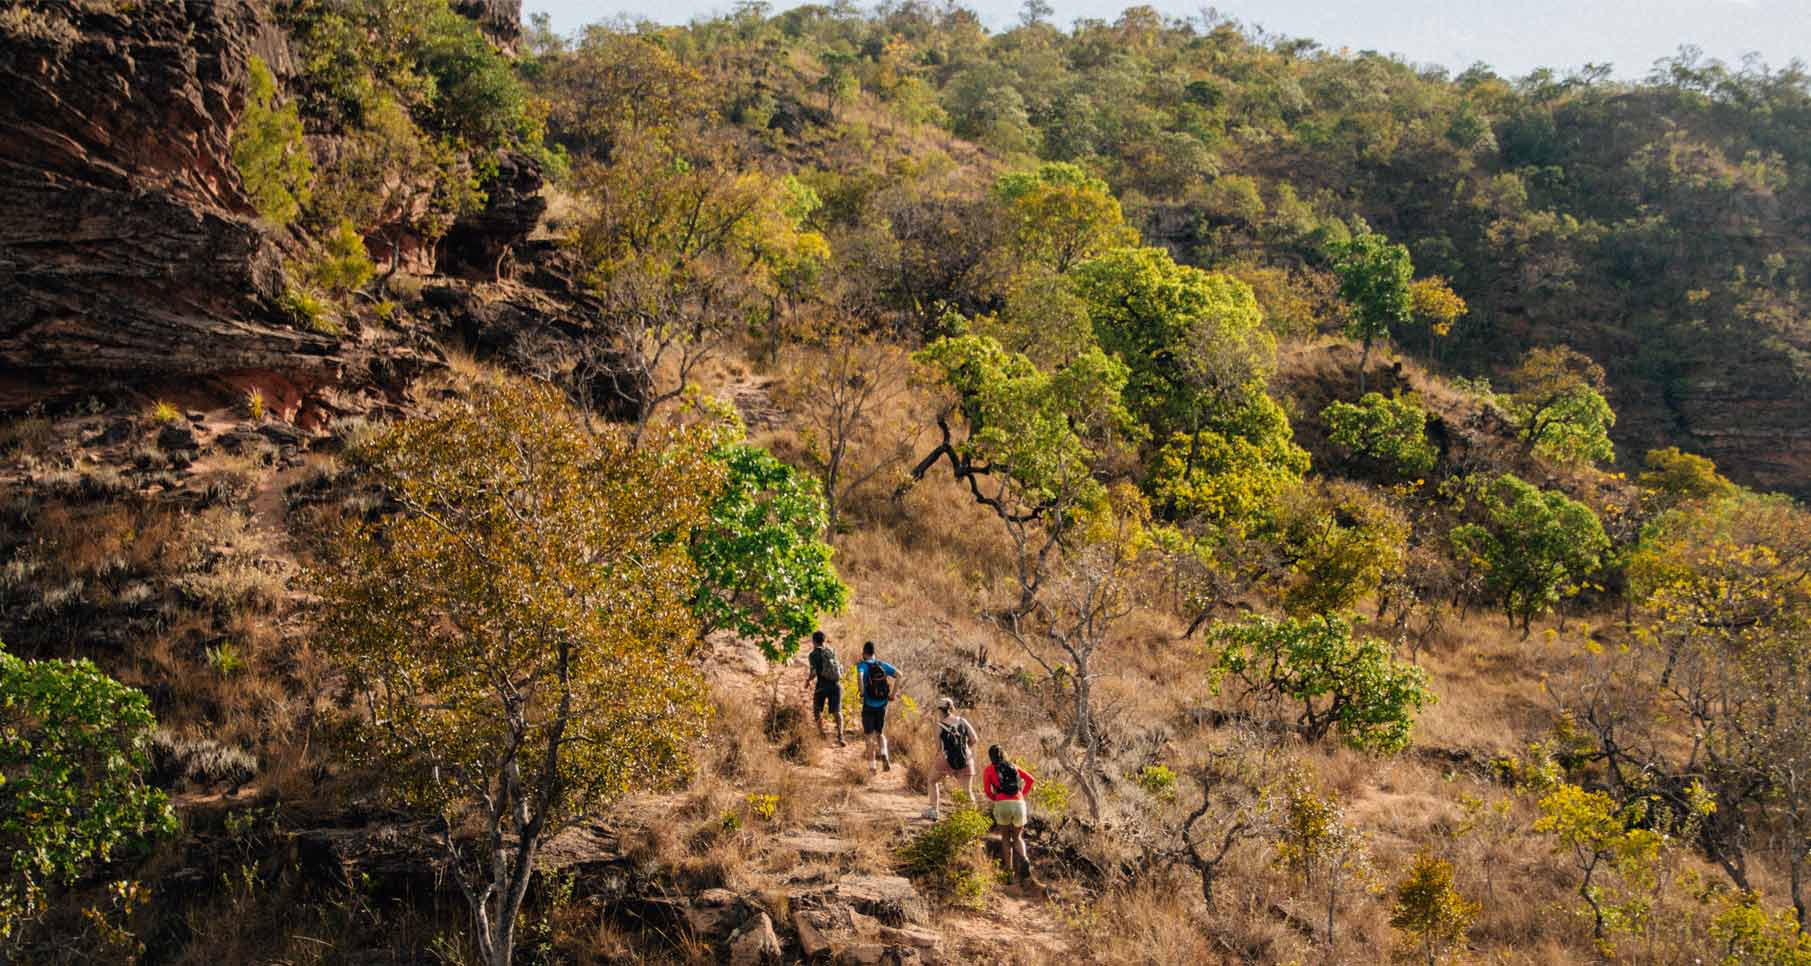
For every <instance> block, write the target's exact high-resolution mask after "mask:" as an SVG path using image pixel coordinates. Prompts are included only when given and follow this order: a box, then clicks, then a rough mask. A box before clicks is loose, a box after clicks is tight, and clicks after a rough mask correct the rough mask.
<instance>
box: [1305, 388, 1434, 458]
mask: <svg viewBox="0 0 1811 966" xmlns="http://www.w3.org/2000/svg"><path fill="white" fill-rule="evenodd" d="M1321 420H1322V421H1323V422H1325V423H1326V424H1327V438H1328V440H1330V441H1331V442H1332V443H1333V444H1334V445H1335V446H1339V447H1343V448H1344V449H1345V450H1346V451H1347V452H1348V453H1349V454H1351V456H1352V458H1354V459H1360V460H1364V461H1367V462H1369V463H1371V464H1372V465H1373V466H1375V467H1377V468H1378V469H1380V470H1382V471H1383V472H1384V473H1386V474H1388V475H1389V476H1391V477H1394V478H1396V479H1410V478H1416V477H1421V476H1425V475H1426V474H1427V473H1428V472H1429V471H1430V470H1432V469H1433V468H1434V464H1435V463H1436V462H1437V461H1438V460H1439V458H1440V453H1439V451H1438V450H1436V449H1434V447H1433V444H1431V443H1429V442H1428V441H1427V410H1426V409H1423V408H1421V406H1420V405H1419V404H1418V403H1416V402H1415V400H1414V399H1412V398H1404V397H1403V396H1401V395H1396V396H1390V397H1385V396H1384V395H1382V394H1381V393H1375V392H1368V393H1365V394H1364V396H1363V398H1361V399H1359V400H1358V403H1357V405H1354V404H1352V403H1349V402H1333V403H1331V404H1329V405H1328V406H1327V408H1325V409H1323V410H1321Z"/></svg>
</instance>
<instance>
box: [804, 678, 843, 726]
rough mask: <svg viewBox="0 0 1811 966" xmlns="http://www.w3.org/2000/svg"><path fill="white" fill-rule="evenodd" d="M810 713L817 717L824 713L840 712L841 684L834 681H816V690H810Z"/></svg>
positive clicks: (841, 711)
mask: <svg viewBox="0 0 1811 966" xmlns="http://www.w3.org/2000/svg"><path fill="white" fill-rule="evenodd" d="M811 713H812V715H813V716H815V717H819V718H822V717H823V716H824V715H825V714H842V713H843V686H842V685H841V684H839V683H837V682H835V681H820V682H818V686H817V690H815V691H813V692H811Z"/></svg>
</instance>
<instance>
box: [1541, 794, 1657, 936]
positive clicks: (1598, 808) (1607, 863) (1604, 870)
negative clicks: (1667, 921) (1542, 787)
mask: <svg viewBox="0 0 1811 966" xmlns="http://www.w3.org/2000/svg"><path fill="white" fill-rule="evenodd" d="M1648 808H1649V802H1648V800H1646V799H1636V800H1635V801H1633V802H1630V803H1629V804H1627V805H1620V804H1618V803H1617V801H1616V800H1615V799H1613V798H1611V797H1610V796H1609V795H1606V794H1604V793H1603V792H1592V791H1586V790H1585V789H1583V788H1580V787H1578V786H1577V785H1573V784H1570V783H1562V784H1561V785H1560V786H1559V787H1557V788H1555V789H1554V790H1553V791H1551V792H1549V793H1547V794H1546V795H1545V796H1544V797H1542V798H1541V801H1540V809H1541V817H1540V818H1538V819H1536V820H1535V823H1534V830H1535V831H1536V832H1543V833H1545V834H1547V835H1549V836H1551V837H1552V839H1553V849H1554V851H1555V852H1558V853H1560V854H1562V855H1568V856H1570V857H1571V859H1572V862H1573V865H1574V867H1575V868H1576V869H1577V870H1578V876H1579V878H1578V897H1579V899H1581V900H1582V901H1583V902H1584V904H1585V908H1586V910H1587V912H1588V913H1589V915H1590V916H1591V937H1592V939H1593V940H1595V942H1596V943H1597V946H1598V949H1599V950H1600V951H1602V952H1603V953H1605V954H1606V955H1609V954H1612V953H1613V948H1612V946H1611V937H1612V936H1613V935H1614V934H1615V933H1619V932H1635V931H1638V930H1640V929H1642V928H1643V927H1644V924H1645V922H1646V919H1647V917H1648V916H1649V915H1651V914H1652V912H1653V909H1652V906H1651V903H1650V899H1649V896H1650V895H1651V893H1652V890H1653V884H1654V879H1655V877H1656V875H1657V874H1658V872H1659V863H1660V858H1661V849H1662V847H1663V846H1664V845H1665V844H1666V833H1665V832H1664V831H1662V830H1660V829H1656V828H1651V827H1645V826H1646V825H1647V824H1648Z"/></svg>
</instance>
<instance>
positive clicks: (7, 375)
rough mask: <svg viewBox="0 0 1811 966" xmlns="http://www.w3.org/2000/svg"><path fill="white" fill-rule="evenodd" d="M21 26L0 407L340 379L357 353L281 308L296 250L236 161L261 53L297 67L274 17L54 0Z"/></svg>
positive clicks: (10, 51)
mask: <svg viewBox="0 0 1811 966" xmlns="http://www.w3.org/2000/svg"><path fill="white" fill-rule="evenodd" d="M8 23H9V24H10V25H11V27H12V29H10V30H9V31H8V33H7V35H5V36H4V37H0V89H4V90H5V91H6V92H7V96H6V97H5V98H3V99H0V304H4V305H6V306H7V311H6V312H5V313H4V314H3V315H0V408H17V407H19V406H22V405H25V404H28V403H30V402H32V401H34V400H36V399H40V398H44V397H46V396H51V395H56V394H59V393H61V392H65V391H68V390H71V389H76V388H81V389H89V388H96V387H98V386H102V385H106V384H109V383H118V382H127V381H138V380H144V379H155V378H158V377H162V376H172V375H179V374H180V375H184V376H197V375H200V376H209V375H224V374H230V373H233V372H245V371H263V372H269V373H275V374H281V375H282V376H283V377H284V378H286V379H288V380H290V381H292V382H296V383H301V384H308V383H325V382H327V381H329V380H332V379H334V378H336V377H337V376H338V375H339V374H340V373H341V372H342V370H343V369H344V368H345V367H346V365H347V364H348V362H349V361H351V360H349V358H348V355H347V353H346V351H345V350H344V348H343V346H342V343H341V341H340V340H339V339H337V338H333V337H329V336H325V335H321V334H317V333H313V332H309V331H306V330H304V329H301V328H299V327H297V326H295V325H293V324H291V323H290V322H289V321H288V320H287V318H286V317H285V315H284V313H283V312H281V311H280V310H279V308H278V306H277V304H276V299H277V296H278V295H279V293H280V291H281V287H282V274H281V268H282V254H283V252H282V246H283V245H284V244H285V243H286V242H285V239H283V238H282V237H281V236H273V235H271V234H270V233H268V232H267V231H265V230H264V229H262V228H261V227H260V226H259V224H258V222H257V220H256V215H255V213H254V212H253V210H252V206H251V203H250V201H249V200H248V199H247V198H246V196H245V194H244V192H243V190H242V188H241V186H240V181H239V178H238V176H237V174H236V173H235V172H234V170H233V168H232V164H231V156H230V131H231V129H232V125H233V122H234V120H235V119H236V118H237V116H238V114H239V112H240V110H241V108H242V107H243V104H244V100H245V92H246V84H245V79H246V69H247V63H248V61H249V59H250V57H251V56H252V55H253V54H254V53H256V54H258V55H260V56H262V57H264V59H265V60H266V61H267V62H269V63H271V64H272V66H273V67H274V68H275V69H277V70H278V71H279V72H282V70H283V68H284V67H285V66H286V64H287V61H288V54H287V51H286V49H285V47H284V39H283V36H282V34H281V33H280V32H279V31H278V30H277V29H276V28H275V27H274V25H273V24H272V23H271V22H270V20H269V19H268V16H267V14H266V13H265V12H264V10H263V9H262V7H261V6H259V5H256V4H254V3H251V2H247V0H181V2H177V0H169V2H158V3H141V4H117V5H108V4H94V3H83V2H77V0H45V2H41V3H37V4H34V5H32V7H31V8H30V16H29V18H20V19H15V20H11V21H8ZM21 23H23V24H24V25H25V26H23V27H21V26H19V25H20V24H21Z"/></svg>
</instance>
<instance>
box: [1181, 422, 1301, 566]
mask: <svg viewBox="0 0 1811 966" xmlns="http://www.w3.org/2000/svg"><path fill="white" fill-rule="evenodd" d="M1238 415H1239V417H1240V418H1239V419H1238V420H1237V421H1236V422H1234V423H1232V424H1231V425H1223V427H1222V428H1221V429H1203V430H1200V431H1198V432H1195V433H1176V434H1174V435H1172V436H1171V437H1170V439H1169V442H1167V443H1166V444H1165V445H1164V446H1163V448H1162V449H1160V450H1158V451H1157V453H1156V454H1155V455H1154V456H1153V457H1152V458H1151V467H1150V477H1149V480H1148V482H1147V487H1148V488H1149V490H1150V493H1151V502H1152V504H1153V506H1154V507H1155V508H1156V509H1157V510H1158V511H1159V512H1160V513H1161V514H1162V515H1163V516H1164V517H1165V518H1166V519H1171V520H1178V521H1188V523H1189V524H1190V526H1191V528H1192V529H1194V530H1195V531H1196V532H1197V533H1199V534H1200V536H1202V537H1203V538H1204V539H1207V540H1208V541H1209V542H1210V543H1220V542H1223V541H1226V540H1234V539H1240V538H1244V537H1248V536H1253V535H1256V534H1259V533H1261V532H1263V531H1264V530H1265V529H1266V528H1267V527H1268V526H1269V525H1270V524H1271V523H1273V522H1274V519H1275V512H1276V509H1277V507H1278V505H1279V504H1280V503H1281V502H1282V499H1283V496H1284V495H1285V494H1286V493H1288V492H1289V491H1290V490H1291V489H1293V488H1294V487H1295V486H1297V485H1299V484H1300V483H1301V479H1302V474H1304V473H1306V472H1307V471H1308V454H1307V452H1306V451H1304V450H1303V449H1302V448H1301V447H1300V446H1297V445H1296V444H1295V435H1294V432H1293V431H1292V430H1291V428H1290V426H1289V417H1288V416H1287V415H1286V414H1284V412H1283V408H1282V407H1281V406H1279V405H1277V404H1276V402H1275V401H1274V400H1272V399H1271V398H1270V397H1269V396H1254V397H1252V398H1251V399H1250V401H1249V402H1248V404H1247V405H1246V406H1245V408H1244V410H1243V411H1242V412H1241V413H1239V414H1238Z"/></svg>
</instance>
